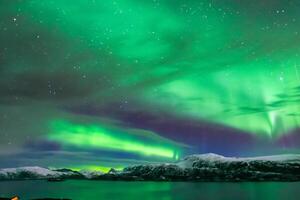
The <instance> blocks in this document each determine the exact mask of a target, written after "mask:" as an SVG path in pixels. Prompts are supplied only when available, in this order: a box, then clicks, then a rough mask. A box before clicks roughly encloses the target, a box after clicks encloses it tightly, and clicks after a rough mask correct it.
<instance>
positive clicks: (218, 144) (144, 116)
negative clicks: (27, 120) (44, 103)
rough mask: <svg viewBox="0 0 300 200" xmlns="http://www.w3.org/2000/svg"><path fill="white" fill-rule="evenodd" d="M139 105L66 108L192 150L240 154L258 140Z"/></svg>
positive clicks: (203, 122)
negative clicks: (114, 120)
mask: <svg viewBox="0 0 300 200" xmlns="http://www.w3.org/2000/svg"><path fill="white" fill-rule="evenodd" d="M131 106H132V105H131ZM140 106H141V105H139V106H138V104H134V109H133V110H131V109H130V105H127V107H125V108H124V107H121V108H120V104H111V105H109V106H107V107H104V108H103V107H97V106H93V105H89V106H86V105H85V106H78V107H72V108H71V107H68V108H66V109H67V110H68V111H70V112H73V113H76V114H84V115H89V116H98V117H107V118H112V119H117V120H119V121H120V123H121V125H122V126H124V127H130V128H139V129H144V130H150V131H153V132H155V133H158V134H160V135H161V136H163V137H166V138H170V139H172V140H174V141H178V142H182V143H184V144H189V145H191V146H193V147H194V148H193V149H190V150H191V152H193V151H195V150H196V151H197V152H215V153H221V154H232V155H235V154H243V152H246V151H247V150H250V149H252V148H253V147H254V146H255V144H257V143H258V142H259V140H257V139H256V138H255V137H254V136H253V135H251V134H250V133H246V132H244V131H240V130H237V129H234V128H230V127H227V126H223V125H220V124H215V123H210V122H206V121H202V120H196V119H192V118H187V117H185V118H182V117H178V116H174V115H172V114H170V113H168V112H164V111H163V109H162V110H161V112H160V111H158V110H159V109H157V108H156V109H151V108H148V109H146V107H143V106H141V107H140ZM142 107H143V108H142ZM138 108H140V109H138ZM150 110H151V111H150ZM233 138H234V141H233ZM232 142H234V145H233V143H232ZM187 151H189V150H188V149H187Z"/></svg>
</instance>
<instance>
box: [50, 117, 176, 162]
mask: <svg viewBox="0 0 300 200" xmlns="http://www.w3.org/2000/svg"><path fill="white" fill-rule="evenodd" d="M52 128H53V130H52V132H51V134H49V135H48V139H49V140H53V141H57V142H60V143H62V144H65V145H72V146H76V147H81V148H94V149H105V150H113V151H121V152H130V153H135V154H140V155H143V156H159V157H165V158H176V159H178V155H177V154H176V150H175V149H172V148H169V147H163V146H161V145H155V144H151V143H150V144H149V143H147V142H142V141H140V140H138V139H135V138H133V137H130V136H129V135H126V134H119V135H118V134H114V133H113V132H112V131H109V130H107V129H104V128H102V127H100V126H95V125H92V126H91V125H90V126H88V125H80V124H72V123H69V122H66V121H55V122H54V123H52Z"/></svg>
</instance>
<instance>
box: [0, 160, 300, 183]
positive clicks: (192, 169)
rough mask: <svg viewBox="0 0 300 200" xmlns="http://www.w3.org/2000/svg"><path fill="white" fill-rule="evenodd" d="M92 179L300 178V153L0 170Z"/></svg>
mask: <svg viewBox="0 0 300 200" xmlns="http://www.w3.org/2000/svg"><path fill="white" fill-rule="evenodd" d="M43 178H46V179H49V178H63V179H91V180H113V181H114V180H121V181H231V182H234V181H300V155H279V156H267V157H256V158H231V157H230V158H228V157H223V156H220V155H216V154H202V155H191V156H187V157H185V158H184V159H183V160H181V161H180V162H177V163H170V164H148V165H135V166H130V167H126V168H124V169H123V170H121V171H117V170H114V169H112V170H110V171H109V172H108V173H101V172H93V171H81V172H76V171H72V170H68V169H60V170H49V169H45V168H39V167H25V168H12V169H1V170H0V180H1V179H2V180H7V179H10V180H14V179H43Z"/></svg>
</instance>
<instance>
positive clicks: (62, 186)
mask: <svg viewBox="0 0 300 200" xmlns="http://www.w3.org/2000/svg"><path fill="white" fill-rule="evenodd" d="M13 195H18V196H19V197H20V198H21V200H22V199H31V198H42V197H49V198H50V197H51V198H70V199H74V200H85V199H97V200H102V199H103V200H104V199H105V200H150V199H151V200H153V199H155V200H173V199H174V200H218V199H220V200H252V199H253V200H254V199H255V200H259V199H262V200H269V199H270V200H284V199H288V200H294V199H295V200H299V199H300V183H298V182H294V183H279V182H267V183H190V182H188V183H187V182H121V181H120V182H119V181H88V180H67V181H64V182H47V181H41V180H40V181H2V182H0V197H4V196H13Z"/></svg>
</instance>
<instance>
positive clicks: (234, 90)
mask: <svg viewBox="0 0 300 200" xmlns="http://www.w3.org/2000/svg"><path fill="white" fill-rule="evenodd" d="M0 75H1V78H0V138H1V139H0V160H1V161H0V167H15V166H28V165H39V166H46V167H70V168H73V169H82V168H85V169H100V170H104V171H105V170H107V169H109V168H110V167H116V168H121V167H124V166H127V165H130V164H137V163H147V162H173V161H176V160H178V159H180V158H182V157H184V156H185V155H188V154H193V153H208V152H213V153H218V154H222V155H226V156H257V155H270V154H278V153H298V152H299V149H300V129H299V127H300V1H298V0H252V1H250V0H249V1H247V0H245V1H242V0H149V1H148V0H145V1H141V0H115V1H102V0H76V1H68V0H47V1H41V0H1V1H0Z"/></svg>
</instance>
